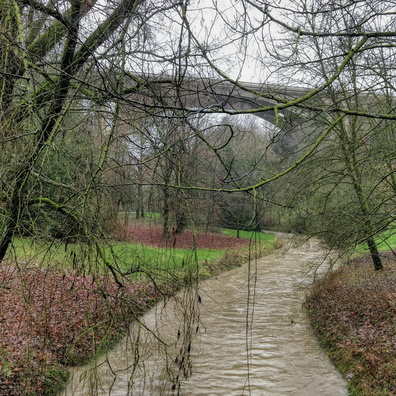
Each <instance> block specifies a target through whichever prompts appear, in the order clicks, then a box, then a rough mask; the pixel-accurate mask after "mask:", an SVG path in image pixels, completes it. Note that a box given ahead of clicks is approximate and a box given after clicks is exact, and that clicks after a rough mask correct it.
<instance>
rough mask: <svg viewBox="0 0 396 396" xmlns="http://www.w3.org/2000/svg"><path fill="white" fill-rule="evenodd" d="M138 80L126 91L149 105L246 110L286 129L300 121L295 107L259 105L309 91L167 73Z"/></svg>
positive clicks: (218, 111) (292, 97)
mask: <svg viewBox="0 0 396 396" xmlns="http://www.w3.org/2000/svg"><path fill="white" fill-rule="evenodd" d="M141 81H142V83H140V82H136V81H131V82H130V85H131V88H130V91H131V93H133V94H136V96H135V95H134V96H135V98H136V99H138V98H139V99H138V100H143V101H144V102H145V104H146V105H147V106H149V107H156V108H161V107H163V108H165V109H166V108H169V109H181V110H185V111H199V112H206V113H228V114H234V113H241V112H242V113H243V112H246V113H251V114H253V115H255V116H257V117H260V118H262V119H264V120H266V121H268V122H270V123H272V124H274V125H276V126H278V127H282V126H284V127H285V128H287V129H294V128H296V127H297V126H298V125H300V124H301V123H302V122H303V121H304V117H303V116H302V115H301V112H299V111H298V110H297V109H292V110H290V109H285V110H279V111H278V112H277V114H276V113H275V111H274V110H273V109H267V110H265V111H261V110H260V109H262V108H264V107H273V106H275V105H279V104H281V103H280V102H277V101H276V99H281V100H285V101H289V100H291V99H296V98H299V97H301V96H302V95H304V94H306V93H307V92H309V91H310V90H309V89H307V88H301V87H286V86H280V85H274V84H258V83H247V82H241V83H239V85H234V84H232V83H230V82H228V81H219V80H214V79H207V78H203V79H195V78H191V79H188V78H184V79H183V80H182V81H181V82H177V81H175V80H174V79H171V78H167V77H160V76H145V77H144V78H142V80H141ZM145 92H147V94H145ZM153 98H158V105H156V104H155V103H153V102H151V101H152V100H153ZM164 104H165V106H164Z"/></svg>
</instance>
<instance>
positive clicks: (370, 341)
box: [305, 253, 396, 396]
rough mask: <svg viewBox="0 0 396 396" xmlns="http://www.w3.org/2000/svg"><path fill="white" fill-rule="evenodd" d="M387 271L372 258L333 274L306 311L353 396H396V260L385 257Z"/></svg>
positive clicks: (310, 299) (313, 295)
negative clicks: (378, 269) (378, 267)
mask: <svg viewBox="0 0 396 396" xmlns="http://www.w3.org/2000/svg"><path fill="white" fill-rule="evenodd" d="M383 260H384V267H385V269H384V270H383V271H374V270H373V268H372V263H371V260H370V258H369V256H368V255H364V256H361V257H360V258H358V259H354V260H353V261H352V262H350V263H349V264H348V265H346V266H343V267H341V268H339V269H337V270H336V271H334V272H332V273H331V274H329V275H328V276H327V277H326V278H325V279H324V280H323V281H320V282H319V283H318V284H317V285H316V286H315V287H314V288H313V290H312V292H311V294H310V296H309V297H308V298H307V301H306V304H305V306H306V308H307V310H308V314H309V317H310V320H311V323H312V327H313V329H314V332H315V334H316V336H317V338H318V339H319V342H320V344H321V345H322V347H323V348H324V349H325V351H326V352H327V354H328V356H329V357H330V359H331V360H332V361H333V362H334V364H335V365H336V366H337V368H338V369H339V370H340V372H341V373H342V374H343V375H344V376H345V377H346V378H347V379H348V381H349V392H350V395H351V396H390V395H396V376H395V372H396V257H395V256H394V255H393V254H392V253H384V254H383Z"/></svg>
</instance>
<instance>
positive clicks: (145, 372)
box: [64, 242, 347, 396]
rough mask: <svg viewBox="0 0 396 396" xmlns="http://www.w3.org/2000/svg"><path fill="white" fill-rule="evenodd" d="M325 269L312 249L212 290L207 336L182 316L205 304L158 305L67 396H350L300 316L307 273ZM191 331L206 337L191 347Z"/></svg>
mask: <svg viewBox="0 0 396 396" xmlns="http://www.w3.org/2000/svg"><path fill="white" fill-rule="evenodd" d="M322 261H323V252H322V251H321V250H320V248H319V246H318V244H317V243H314V242H311V243H309V244H304V246H303V247H300V248H297V247H289V248H288V250H287V251H286V252H283V253H282V252H276V253H275V254H273V255H271V256H268V257H265V258H263V259H260V260H258V261H257V263H251V264H248V265H245V266H243V267H241V268H238V269H236V270H233V271H230V272H227V273H224V274H222V275H221V276H218V277H217V278H215V279H210V280H208V281H206V282H204V283H203V284H202V285H201V287H200V290H199V299H200V302H201V303H200V304H198V305H199V306H200V323H199V330H198V325H197V324H196V323H189V322H188V321H187V322H185V320H184V319H185V317H183V310H182V309H179V308H180V307H181V305H182V304H185V303H186V302H187V303H188V304H192V305H191V307H189V308H190V309H191V308H192V307H195V306H196V304H195V303H196V302H197V300H196V299H197V298H198V297H197V295H194V297H190V298H185V297H186V296H185V295H184V296H180V301H179V302H168V304H167V305H166V306H164V305H163V304H159V305H158V306H157V307H156V308H155V309H153V310H152V311H150V312H149V313H148V314H146V315H145V316H144V318H143V319H142V323H143V324H144V327H142V326H137V325H134V326H132V327H131V335H130V336H129V337H127V338H126V339H125V341H124V342H123V343H120V344H119V345H118V346H117V348H115V349H114V350H113V351H111V352H110V353H109V354H108V356H106V357H103V358H102V360H100V361H99V362H96V364H94V366H91V367H88V366H86V367H82V368H78V369H76V370H75V371H74V373H73V379H72V381H71V383H70V386H69V387H68V389H67V390H66V392H65V393H64V396H71V395H73V396H74V395H84V396H88V395H111V396H121V395H122V396H125V395H134V396H135V395H176V394H181V395H202V396H203V395H222V396H223V395H224V396H233V395H235V396H241V395H263V396H266V395H268V396H277V395H278V396H283V395H296V396H297V395H298V396H318V395H320V396H339V395H347V390H346V388H347V385H346V382H345V381H344V380H343V379H342V377H341V376H340V374H339V373H338V372H337V371H336V370H335V368H334V367H333V366H332V365H331V364H330V362H329V361H328V359H327V357H326V355H325V354H324V353H323V352H322V351H321V350H320V348H319V347H318V345H317V343H316V341H315V339H314V338H313V336H312V334H311V332H310V329H309V325H308V322H307V318H306V316H305V312H304V310H303V309H302V307H301V304H302V301H303V299H304V292H305V286H304V285H307V284H308V283H309V282H310V277H309V276H307V274H308V271H307V270H308V269H309V268H311V269H312V271H313V268H314V267H316V264H320V263H321V262H322ZM312 271H311V272H312ZM185 293H187V292H185ZM186 323H187V324H186ZM186 325H187V326H188V325H190V326H191V328H192V329H193V333H195V331H196V330H198V332H197V333H196V334H195V336H194V337H193V338H194V340H193V342H192V343H190V341H191V340H190V339H186V338H183V335H182V334H184V331H183V329H182V331H181V332H180V329H181V328H182V326H186ZM146 328H148V329H151V331H148V330H147V329H146ZM157 334H160V337H161V341H165V344H164V343H162V342H160V341H158V340H157V339H156V336H157ZM136 340H138V341H139V344H140V346H141V347H140V348H139V349H136V348H134V343H135V342H136ZM180 352H182V353H181V354H180ZM183 352H184V353H183ZM187 352H188V353H187ZM189 354H191V357H192V366H191V365H190V362H189V361H188V360H187V355H189ZM178 355H179V356H178ZM183 356H184V358H183ZM184 359H185V360H184ZM137 363H138V364H137ZM190 372H191V374H192V375H191V376H189V377H188V379H184V373H186V374H188V373H190ZM132 373H134V375H133V376H132V375H131V374H132ZM177 376H179V378H178V379H179V380H180V379H181V382H180V388H179V387H178V386H177V387H176V386H175V385H174V384H175V383H177ZM172 377H173V378H172ZM131 378H133V381H132V380H131Z"/></svg>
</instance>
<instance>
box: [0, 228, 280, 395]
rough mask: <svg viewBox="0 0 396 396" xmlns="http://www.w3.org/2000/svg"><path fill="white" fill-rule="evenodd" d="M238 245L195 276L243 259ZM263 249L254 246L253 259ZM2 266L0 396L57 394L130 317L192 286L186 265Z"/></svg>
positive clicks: (112, 340) (120, 331)
mask: <svg viewBox="0 0 396 396" xmlns="http://www.w3.org/2000/svg"><path fill="white" fill-rule="evenodd" d="M140 234H141V235H142V232H140ZM216 237H217V235H216ZM215 242H217V245H216V246H220V247H223V246H222V245H221V244H223V245H224V243H228V245H226V247H228V248H229V244H230V243H231V242H232V243H233V244H235V243H236V242H237V243H238V244H239V245H241V240H237V241H234V238H229V237H226V238H224V236H222V235H218V238H215V237H213V238H211V240H210V243H211V244H212V245H213V243H215ZM212 245H211V246H212ZM244 245H245V246H247V247H246V248H238V249H232V250H229V252H228V253H227V254H226V255H224V256H222V257H221V258H219V259H217V260H213V261H212V260H207V261H205V262H203V263H200V265H199V267H200V269H199V272H198V273H194V276H197V275H198V277H199V278H201V277H204V278H207V277H210V276H213V275H216V274H217V273H218V272H220V271H225V270H227V269H230V268H233V267H235V266H236V265H241V264H242V263H244V262H246V261H247V260H248V257H251V256H252V251H251V250H250V251H249V249H248V246H249V240H247V241H246V242H244ZM211 246H210V247H211ZM260 246H261V245H260ZM263 246H264V245H263ZM268 246H271V247H270V248H269V250H271V249H273V248H274V247H272V245H271V244H269V245H268ZM210 247H209V248H210ZM224 248H225V247H224ZM265 251H266V249H265V248H263V249H262V250H261V249H259V248H258V245H257V249H256V250H255V254H257V255H260V254H265ZM2 264H3V266H2V270H1V271H0V302H1V304H0V308H1V310H0V320H1V322H2V329H1V330H2V331H1V337H0V394H1V395H4V396H6V395H7V396H14V395H15V396H22V395H23V396H24V395H30V396H35V395H47V396H49V395H55V394H57V393H58V392H59V391H60V390H61V389H62V388H63V387H64V384H65V383H66V381H67V379H68V374H69V373H68V370H67V368H68V367H70V366H73V365H76V364H81V363H83V362H86V361H88V360H89V359H92V357H95V356H97V355H98V354H100V353H102V352H103V351H105V350H107V349H108V348H109V347H111V346H113V345H114V344H115V343H116V342H117V341H118V340H119V339H120V338H121V337H122V336H123V335H124V334H125V332H126V329H127V328H128V327H129V324H130V323H131V321H132V320H134V319H135V318H137V317H138V316H139V315H141V314H142V313H143V312H145V311H147V309H148V308H150V307H151V306H152V305H153V304H154V303H156V302H157V301H160V300H161V299H163V298H164V297H166V296H169V295H172V294H174V293H175V292H176V291H177V290H179V289H180V288H181V287H183V285H184V284H185V282H187V281H190V282H191V274H190V276H187V275H188V273H189V272H191V271H190V270H189V269H188V268H187V264H188V263H187V262H184V268H178V267H177V268H175V269H174V270H173V271H172V270H171V268H165V269H163V268H160V269H159V270H158V271H157V272H158V273H160V277H155V279H154V278H153V276H151V278H150V277H147V278H143V277H142V279H141V280H137V279H136V277H134V276H132V277H131V276H128V275H124V274H123V272H125V271H123V272H122V271H120V269H119V268H118V267H114V268H113V270H114V271H116V272H115V273H116V274H117V275H118V277H119V279H117V278H116V277H114V275H113V274H107V275H102V274H100V273H99V274H98V273H96V274H89V271H88V270H87V272H88V273H84V271H82V270H81V268H80V267H81V266H78V265H77V266H76V267H77V270H76V269H73V268H71V267H69V266H67V265H63V266H62V265H58V266H56V267H55V266H51V265H49V264H48V263H46V264H44V263H43V262H35V261H33V260H26V261H22V260H18V262H17V263H16V262H14V261H12V260H8V261H7V262H6V261H4V262H3V263H2ZM154 264H155V263H153V265H154ZM194 268H196V266H195V267H194ZM182 270H183V271H182ZM132 275H133V273H132ZM119 280H121V281H122V282H120V281H119Z"/></svg>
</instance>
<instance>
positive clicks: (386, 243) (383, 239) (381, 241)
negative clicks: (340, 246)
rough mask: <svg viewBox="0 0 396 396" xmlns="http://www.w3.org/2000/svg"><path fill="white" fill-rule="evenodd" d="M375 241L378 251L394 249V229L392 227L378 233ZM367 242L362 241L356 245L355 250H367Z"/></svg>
mask: <svg viewBox="0 0 396 396" xmlns="http://www.w3.org/2000/svg"><path fill="white" fill-rule="evenodd" d="M375 241H376V242H377V247H378V250H379V251H380V252H387V251H389V250H395V249H396V231H395V230H394V229H392V230H387V231H385V232H383V233H381V234H379V235H378V236H377V237H376V238H375ZM368 251H369V249H368V247H367V243H362V244H360V245H358V246H357V248H356V252H368Z"/></svg>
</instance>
